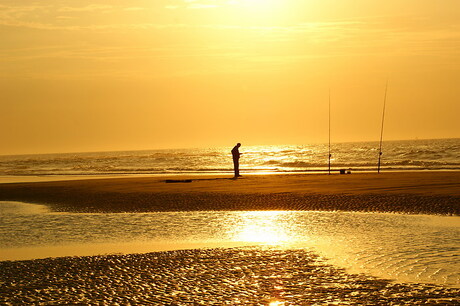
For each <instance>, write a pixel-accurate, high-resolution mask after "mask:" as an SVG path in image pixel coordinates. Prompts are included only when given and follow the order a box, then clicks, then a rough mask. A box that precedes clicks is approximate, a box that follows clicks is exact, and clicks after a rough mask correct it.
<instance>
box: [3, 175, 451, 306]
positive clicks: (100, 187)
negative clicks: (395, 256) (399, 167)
mask: <svg viewBox="0 0 460 306" xmlns="http://www.w3.org/2000/svg"><path fill="white" fill-rule="evenodd" d="M0 200H2V201H5V200H11V201H24V202H29V203H40V204H46V205H48V206H49V207H51V208H52V209H53V210H55V211H68V212H150V211H163V212H164V211H197V210H328V211H331V210H342V211H373V212H400V213H411V214H417V213H424V214H442V215H460V172H407V173H382V174H368V173H361V174H349V175H325V174H308V175H300V174H295V175H252V176H247V177H246V176H245V177H244V178H242V179H238V180H232V179H229V178H227V177H223V176H215V177H209V176H181V177H135V178H107V179H92V180H71V181H52V182H36V183H5V184H0ZM0 270H1V271H2V276H1V277H0V292H1V300H0V303H2V304H5V305H23V304H44V305H50V304H53V305H54V304H101V305H105V304H113V305H116V304H155V305H186V304H195V305H196V304H198V305H216V304H229V305H230V304H231V305H235V304H240V305H324V304H328V303H329V304H331V303H336V304H351V305H363V304H366V305H390V304H391V305H407V304H411V305H418V304H442V305H458V304H459V303H460V299H459V296H460V289H458V288H448V287H442V286H436V285H430V284H408V283H406V284H401V283H395V282H393V281H391V280H385V279H378V278H374V277H372V276H369V275H361V274H360V275H357V274H350V273H346V271H344V270H341V269H339V268H337V267H334V266H331V265H329V264H327V263H326V262H325V261H324V260H323V259H321V258H319V257H318V255H316V254H315V253H312V252H311V250H307V249H277V248H273V247H272V248H269V247H243V248H225V249H195V250H180V251H168V252H155V253H146V254H128V255H104V256H88V257H60V258H47V259H37V260H27V261H2V262H0Z"/></svg>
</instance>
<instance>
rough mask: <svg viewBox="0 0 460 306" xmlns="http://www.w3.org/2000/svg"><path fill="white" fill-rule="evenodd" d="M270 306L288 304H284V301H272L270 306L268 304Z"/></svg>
mask: <svg viewBox="0 0 460 306" xmlns="http://www.w3.org/2000/svg"><path fill="white" fill-rule="evenodd" d="M268 305H269V306H283V305H286V302H283V301H271V302H270V304H268Z"/></svg>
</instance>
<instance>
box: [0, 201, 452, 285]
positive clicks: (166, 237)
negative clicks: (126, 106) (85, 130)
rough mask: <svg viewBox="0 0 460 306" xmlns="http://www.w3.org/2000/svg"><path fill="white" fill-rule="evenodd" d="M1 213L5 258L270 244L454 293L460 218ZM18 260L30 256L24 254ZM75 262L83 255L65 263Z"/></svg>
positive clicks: (7, 208)
mask: <svg viewBox="0 0 460 306" xmlns="http://www.w3.org/2000/svg"><path fill="white" fill-rule="evenodd" d="M0 209H1V212H2V213H1V214H0V219H1V220H0V221H1V222H0V245H2V247H3V249H4V250H5V249H9V250H12V249H15V248H26V247H27V246H33V247H37V248H46V249H49V250H52V247H56V249H57V248H60V249H64V247H66V246H73V245H75V244H79V245H83V246H86V249H90V248H91V247H93V248H94V249H95V250H96V251H95V252H99V253H94V254H104V253H109V252H117V253H127V252H148V251H155V250H160V248H158V245H160V243H161V245H162V246H163V248H162V249H161V250H164V249H165V248H164V246H168V245H169V247H170V248H173V249H174V248H184V244H188V245H191V244H196V245H200V246H201V247H203V246H204V247H206V246H211V247H212V246H215V245H216V244H219V245H221V246H235V244H236V245H238V243H241V244H244V245H248V244H249V245H251V244H252V245H273V244H276V245H280V246H283V247H285V248H296V247H300V248H303V247H307V248H310V249H312V250H315V251H316V252H318V253H319V254H321V255H322V256H324V257H326V258H329V259H330V262H331V263H332V264H335V265H338V266H340V267H344V268H347V269H348V270H349V271H351V272H356V273H361V272H365V273H370V274H372V275H376V276H380V277H384V278H392V279H396V280H398V281H401V282H424V283H426V282H428V283H437V284H444V285H449V286H460V272H459V271H460V261H459V260H458V258H459V257H460V221H459V220H460V218H459V217H440V216H425V215H416V216H414V215H400V214H377V213H347V212H309V211H301V212H300V211H271V212H234V211H233V212H171V213H166V212H162V213H119V214H109V213H105V214H103V213H101V214H76V213H52V212H50V211H49V210H48V209H47V208H46V207H44V206H40V205H31V204H23V203H11V202H3V203H0ZM31 220H33V222H31ZM133 243H137V244H138V245H142V249H140V248H136V247H133V245H134V244H133ZM105 245H111V247H110V249H105V248H104V246H105ZM24 252H29V253H27V254H30V256H32V255H33V253H30V249H29V250H28V249H24ZM2 253H5V252H2ZM79 254H88V253H86V252H84V253H78V252H77V253H70V254H68V255H79ZM47 256H52V254H51V255H47Z"/></svg>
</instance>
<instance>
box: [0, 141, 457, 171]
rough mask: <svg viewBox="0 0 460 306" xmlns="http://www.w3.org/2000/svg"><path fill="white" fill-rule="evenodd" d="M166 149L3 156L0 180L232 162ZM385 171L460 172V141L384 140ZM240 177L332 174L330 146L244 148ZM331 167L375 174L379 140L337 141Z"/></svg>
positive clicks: (215, 152)
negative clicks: (254, 174)
mask: <svg viewBox="0 0 460 306" xmlns="http://www.w3.org/2000/svg"><path fill="white" fill-rule="evenodd" d="M233 145H234V144H231V145H230V146H228V147H225V148H208V149H167V150H146V151H117V152H92V153H60V154H33V155H8V156H6V155H4V156H0V176H29V175H120V174H122V175H123V174H149V175H150V174H163V175H164V174H197V173H201V174H221V173H222V174H225V173H231V172H232V168H233V164H232V158H231V153H230V150H231V149H232V147H233ZM382 151H383V154H382V158H381V169H382V170H384V171H401V170H460V138H456V139H434V140H404V141H385V142H384V143H383V149H382ZM240 152H241V153H243V155H242V157H241V160H240V168H241V170H242V173H291V172H293V173H294V172H317V171H327V170H328V162H329V160H328V155H329V147H328V144H310V145H296V146H293V145H285V146H247V145H245V144H244V143H243V145H242V147H241V148H240ZM331 154H332V158H331V168H332V169H333V170H338V169H351V170H352V171H374V170H376V169H377V162H378V156H379V143H378V142H354V143H336V144H332V146H331Z"/></svg>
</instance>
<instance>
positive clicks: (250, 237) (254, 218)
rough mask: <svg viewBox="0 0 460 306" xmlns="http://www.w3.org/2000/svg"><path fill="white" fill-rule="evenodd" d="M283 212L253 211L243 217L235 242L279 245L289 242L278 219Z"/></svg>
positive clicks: (287, 235)
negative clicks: (242, 223)
mask: <svg viewBox="0 0 460 306" xmlns="http://www.w3.org/2000/svg"><path fill="white" fill-rule="evenodd" d="M285 213H286V212H283V211H255V212H247V213H245V214H244V215H243V217H244V225H243V226H242V228H241V230H240V231H239V232H238V234H237V240H240V241H245V242H259V243H264V244H280V243H286V242H288V241H289V240H290V238H291V237H290V236H289V234H288V232H287V231H286V228H285V227H284V226H283V224H282V223H281V222H279V220H280V218H281V217H283V216H285Z"/></svg>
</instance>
